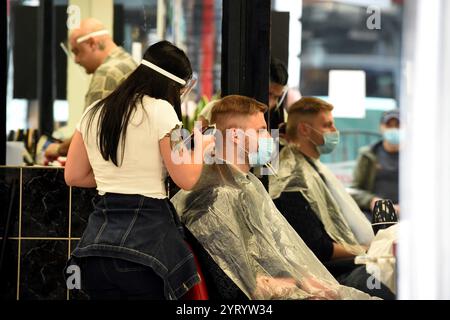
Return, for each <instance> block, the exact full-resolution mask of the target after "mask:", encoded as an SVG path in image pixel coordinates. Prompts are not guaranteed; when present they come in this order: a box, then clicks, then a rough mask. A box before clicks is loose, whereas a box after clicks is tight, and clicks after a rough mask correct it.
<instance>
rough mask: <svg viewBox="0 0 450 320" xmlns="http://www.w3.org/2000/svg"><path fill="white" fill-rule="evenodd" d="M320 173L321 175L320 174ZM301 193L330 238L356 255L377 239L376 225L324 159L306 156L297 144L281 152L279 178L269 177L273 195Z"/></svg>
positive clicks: (274, 197)
mask: <svg viewBox="0 0 450 320" xmlns="http://www.w3.org/2000/svg"><path fill="white" fill-rule="evenodd" d="M319 172H320V173H319ZM282 192H300V193H301V194H302V195H303V196H304V197H305V199H306V200H307V201H308V203H309V204H310V205H311V208H312V209H313V211H314V212H315V213H316V214H317V215H318V217H319V219H320V220H321V221H322V223H323V225H324V227H325V230H326V231H327V233H328V235H329V236H330V237H331V238H332V239H333V240H334V241H336V242H337V243H340V244H342V245H344V246H345V247H346V248H347V249H348V250H350V251H351V252H353V253H355V254H362V253H363V252H364V250H363V249H362V248H360V247H359V245H367V246H369V245H370V243H371V241H372V240H373V238H374V233H373V230H372V226H371V224H370V222H369V220H367V218H366V217H365V216H364V214H363V213H362V211H361V210H360V209H359V207H358V205H357V204H356V202H355V201H354V200H353V198H352V197H351V196H350V195H349V194H348V192H347V191H346V190H345V188H344V186H343V185H342V184H341V182H340V181H339V180H338V179H337V178H336V176H335V175H334V174H333V173H332V172H331V171H330V170H329V169H328V168H327V167H326V166H324V165H323V164H322V163H321V162H320V160H316V159H311V158H307V157H305V156H304V155H303V154H302V153H301V152H300V151H299V150H298V147H297V146H296V145H293V144H290V145H289V146H287V147H285V148H284V149H283V150H282V151H281V152H280V168H279V170H278V175H277V176H271V177H270V178H269V193H270V196H271V197H272V199H277V198H278V197H279V196H280V195H281V193H282Z"/></svg>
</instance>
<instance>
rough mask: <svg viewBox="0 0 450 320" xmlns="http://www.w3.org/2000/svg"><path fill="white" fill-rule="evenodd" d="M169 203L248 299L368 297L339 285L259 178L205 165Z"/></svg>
mask: <svg viewBox="0 0 450 320" xmlns="http://www.w3.org/2000/svg"><path fill="white" fill-rule="evenodd" d="M172 202H173V203H174V205H175V208H176V209H177V212H178V214H179V215H180V217H181V220H182V222H183V223H184V224H185V225H186V227H187V228H188V229H189V230H190V232H191V233H192V234H193V235H194V236H195V238H196V239H197V240H198V241H199V242H200V243H201V244H202V246H203V247H204V248H205V249H206V251H207V252H208V253H209V255H210V256H211V257H212V258H213V259H214V261H215V262H216V263H217V265H218V266H219V267H220V268H221V269H222V270H223V271H224V272H225V274H226V275H227V276H228V277H229V278H230V279H231V280H232V281H233V282H234V283H235V284H236V285H237V286H238V287H239V288H240V289H241V290H242V291H243V292H244V293H245V294H246V295H247V296H248V297H249V298H250V299H369V298H370V296H369V295H367V294H365V293H362V292H360V291H358V290H356V289H353V288H349V287H344V286H341V285H339V284H338V282H337V281H336V280H335V279H334V278H333V276H332V275H331V274H330V273H329V272H328V271H327V269H326V268H325V267H324V266H323V265H322V264H321V262H320V261H319V260H318V259H317V258H316V257H315V256H314V254H313V253H312V252H311V251H310V250H309V248H308V247H307V246H306V244H305V243H304V242H303V240H302V239H301V238H300V237H299V236H298V234H297V233H296V232H295V230H293V229H292V227H291V226H290V225H289V223H288V222H287V221H286V220H285V219H284V217H283V216H282V215H281V213H280V212H279V211H278V210H277V208H276V207H275V205H274V203H273V201H272V199H271V198H270V196H269V194H268V193H267V191H266V190H265V189H264V186H263V185H262V184H261V182H260V181H259V180H258V179H257V178H256V177H255V176H254V175H253V174H251V173H249V174H244V173H242V172H241V171H239V169H237V168H235V167H234V166H232V165H228V164H213V165H205V167H204V168H203V172H202V176H201V178H200V180H199V182H198V183H197V185H196V186H195V188H194V189H193V190H192V191H184V190H181V191H180V192H178V193H177V194H176V195H175V196H174V197H173V198H172Z"/></svg>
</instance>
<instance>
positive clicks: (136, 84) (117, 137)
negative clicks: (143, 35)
mask: <svg viewBox="0 0 450 320" xmlns="http://www.w3.org/2000/svg"><path fill="white" fill-rule="evenodd" d="M143 58H144V60H147V61H149V62H151V63H153V64H155V65H157V66H158V67H160V68H162V69H164V70H166V71H169V72H170V73H172V74H174V75H176V76H177V77H179V78H181V79H184V80H186V82H187V81H188V80H189V79H190V78H191V76H192V67H191V63H190V62H189V59H188V57H187V56H186V54H185V53H184V52H183V51H182V50H181V49H179V48H177V47H176V46H174V45H173V44H171V43H170V42H168V41H160V42H158V43H155V44H153V45H151V46H150V47H149V48H148V49H147V51H146V52H145V53H144V57H143ZM181 88H182V85H181V84H179V83H177V82H175V81H173V80H171V79H169V78H167V77H165V76H164V75H162V74H160V73H158V72H156V71H154V70H153V69H150V68H148V67H147V66H144V65H142V64H141V65H139V66H138V67H137V68H136V70H135V71H133V72H132V73H131V74H130V76H129V77H128V78H127V79H126V80H125V81H123V82H122V84H120V85H119V86H118V87H117V88H116V90H114V91H113V92H112V93H111V94H110V95H108V96H107V97H106V98H104V99H102V100H100V101H99V102H98V103H96V104H95V106H94V107H93V108H92V109H91V110H90V112H88V113H87V114H86V115H87V116H88V124H87V127H86V128H87V130H89V129H90V127H91V125H92V121H93V119H94V117H95V115H96V113H97V112H98V111H100V115H99V120H98V132H97V143H98V146H99V149H100V153H101V154H102V157H103V159H105V160H106V161H109V160H111V161H112V162H113V163H114V164H115V165H116V166H119V161H118V147H119V142H120V143H121V147H122V148H121V149H122V152H121V157H120V164H121V163H122V161H123V157H124V150H125V137H126V134H127V127H128V122H129V120H130V117H131V115H132V114H133V111H134V110H135V109H136V108H137V106H138V105H139V102H141V103H142V99H143V97H144V96H146V95H147V96H150V97H152V98H155V99H163V100H166V101H168V102H169V103H170V104H171V105H172V106H173V107H174V109H175V112H176V113H177V115H178V118H179V119H180V120H181V101H180V90H181Z"/></svg>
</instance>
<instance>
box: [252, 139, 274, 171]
mask: <svg viewBox="0 0 450 320" xmlns="http://www.w3.org/2000/svg"><path fill="white" fill-rule="evenodd" d="M273 151H274V142H273V138H272V137H266V138H258V151H257V152H249V153H248V162H249V164H250V166H251V167H262V166H264V165H265V164H267V163H268V162H269V161H270V159H271V157H272V153H273Z"/></svg>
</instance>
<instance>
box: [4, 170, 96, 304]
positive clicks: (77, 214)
mask: <svg viewBox="0 0 450 320" xmlns="http://www.w3.org/2000/svg"><path fill="white" fill-rule="evenodd" d="M96 195H97V192H96V190H95V189H83V188H72V187H68V186H67V185H66V184H65V182H64V169H63V168H53V167H2V166H0V212H1V213H0V243H1V246H0V250H1V251H0V253H1V254H2V256H1V257H0V259H2V261H0V264H1V265H0V299H1V300H16V299H17V300H67V299H85V298H86V297H85V296H84V295H83V294H82V293H81V292H80V291H78V290H70V291H69V290H67V287H66V283H65V280H64V277H63V269H64V266H65V263H66V261H67V258H68V256H69V255H70V252H71V251H72V250H73V249H74V247H75V246H76V244H77V242H78V240H79V239H80V237H81V235H82V233H83V230H84V228H85V226H86V223H87V220H88V216H89V214H90V212H91V211H92V208H93V204H92V203H93V201H95V197H96Z"/></svg>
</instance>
